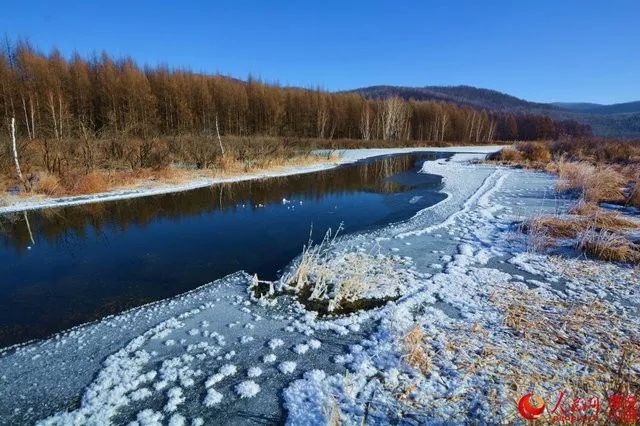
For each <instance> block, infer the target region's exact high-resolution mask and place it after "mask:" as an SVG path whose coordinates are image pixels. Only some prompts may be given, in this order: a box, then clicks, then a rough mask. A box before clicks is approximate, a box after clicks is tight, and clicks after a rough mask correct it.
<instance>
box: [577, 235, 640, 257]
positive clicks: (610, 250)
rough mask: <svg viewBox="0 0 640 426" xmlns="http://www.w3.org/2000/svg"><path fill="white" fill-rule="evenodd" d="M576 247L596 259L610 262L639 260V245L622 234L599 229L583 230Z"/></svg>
mask: <svg viewBox="0 0 640 426" xmlns="http://www.w3.org/2000/svg"><path fill="white" fill-rule="evenodd" d="M576 247H577V248H578V249H580V250H582V251H584V252H585V253H587V254H590V255H592V256H595V257H597V258H598V259H602V260H607V261H611V262H638V261H640V247H638V245H636V244H634V243H632V242H631V241H629V239H627V238H625V237H624V236H622V235H620V234H617V233H614V232H611V231H608V230H606V229H601V230H599V231H596V230H593V229H589V230H587V231H585V232H583V233H582V234H581V235H580V236H579V238H578V242H577V244H576Z"/></svg>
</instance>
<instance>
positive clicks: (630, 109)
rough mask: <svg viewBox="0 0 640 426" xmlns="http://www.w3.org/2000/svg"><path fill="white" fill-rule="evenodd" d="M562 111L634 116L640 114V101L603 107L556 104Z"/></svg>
mask: <svg viewBox="0 0 640 426" xmlns="http://www.w3.org/2000/svg"><path fill="white" fill-rule="evenodd" d="M552 105H555V106H557V107H559V108H561V109H566V110H569V111H577V112H587V113H589V114H633V113H640V101H635V102H625V103H621V104H613V105H602V104H589V103H566V102H554V103H552Z"/></svg>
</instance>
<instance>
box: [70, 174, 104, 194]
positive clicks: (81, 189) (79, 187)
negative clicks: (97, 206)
mask: <svg viewBox="0 0 640 426" xmlns="http://www.w3.org/2000/svg"><path fill="white" fill-rule="evenodd" d="M107 190H109V182H108V180H107V179H106V178H105V176H104V175H103V174H102V173H100V172H98V171H94V172H90V173H88V174H86V175H81V176H80V177H79V178H78V179H77V180H76V181H75V183H74V184H73V186H72V187H71V189H70V191H69V192H70V193H71V194H95V193H98V192H105V191H107Z"/></svg>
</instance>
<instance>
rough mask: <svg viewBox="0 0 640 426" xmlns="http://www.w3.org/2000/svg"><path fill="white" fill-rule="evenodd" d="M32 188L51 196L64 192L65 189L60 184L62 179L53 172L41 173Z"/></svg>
mask: <svg viewBox="0 0 640 426" xmlns="http://www.w3.org/2000/svg"><path fill="white" fill-rule="evenodd" d="M32 190H33V191H34V192H36V193H38V194H46V195H49V196H57V195H60V194H62V193H64V189H63V187H62V185H61V184H60V179H58V177H57V176H56V175H53V174H51V173H46V172H43V173H40V174H39V175H38V179H37V182H36V183H35V184H34V185H33V188H32Z"/></svg>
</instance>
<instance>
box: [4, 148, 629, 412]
mask: <svg viewBox="0 0 640 426" xmlns="http://www.w3.org/2000/svg"><path fill="white" fill-rule="evenodd" d="M438 150H440V151H441V150H442V149H438ZM384 153H385V152H384V150H380V152H379V153H378V155H379V154H384ZM359 155H362V154H358V153H355V152H352V153H345V156H344V158H345V159H351V160H354V159H356V158H358V156H359ZM479 156H481V155H480V154H478V153H467V154H457V155H455V156H454V157H452V158H451V159H450V160H437V161H432V162H427V163H425V165H424V169H423V170H424V171H425V172H429V173H435V174H439V175H442V176H443V177H444V190H445V191H446V192H447V194H448V197H447V198H446V199H445V200H444V201H443V202H441V203H439V204H437V205H435V206H432V207H431V208H429V209H426V210H424V211H422V212H420V213H419V214H417V215H416V216H415V217H413V218H412V219H410V220H408V221H406V222H403V223H399V224H393V225H390V226H387V227H385V228H382V229H378V230H375V231H372V232H367V233H359V234H354V235H349V236H346V237H343V238H341V239H339V240H338V241H337V242H336V243H335V244H334V245H332V247H331V251H332V252H331V253H332V255H333V256H334V257H335V258H337V259H339V258H340V257H341V256H347V255H351V257H352V258H353V257H354V255H360V256H362V255H366V256H374V257H375V258H377V259H379V260H380V261H381V262H386V261H387V260H391V261H393V262H390V263H389V264H393V265H396V266H395V267H396V268H398V271H396V272H398V273H394V274H389V276H390V277H391V278H389V279H388V281H387V283H388V286H380V285H376V286H373V287H372V288H371V289H370V291H369V293H367V295H366V297H380V298H389V297H390V296H393V297H391V299H393V300H392V301H389V302H387V303H386V304H384V305H383V306H381V307H379V308H376V309H370V310H364V311H358V312H355V313H350V314H342V315H340V316H338V317H331V318H323V317H319V316H318V315H317V314H315V313H314V312H311V311H306V310H305V309H304V308H303V307H302V305H300V304H299V303H297V302H296V300H295V299H294V298H293V296H291V295H283V294H279V295H276V296H275V297H273V298H267V299H263V300H256V299H255V298H253V297H252V296H251V293H250V292H249V291H248V290H247V289H248V287H249V286H250V285H251V283H252V277H249V276H247V275H246V274H244V273H240V272H239V273H237V274H234V275H232V276H230V277H227V278H224V279H222V280H219V281H217V282H215V283H210V284H207V285H205V286H203V287H201V288H199V289H196V290H193V291H191V292H189V293H187V294H184V295H182V296H180V297H177V298H174V299H171V300H167V301H162V302H157V303H154V304H151V305H148V306H144V307H140V308H137V309H134V310H132V311H130V312H127V313H124V314H121V315H118V316H115V317H111V318H105V319H103V320H102V321H100V322H98V323H95V324H91V325H87V326H82V327H78V328H76V329H74V330H71V331H69V332H65V333H61V334H60V335H57V336H55V337H54V338H52V339H49V340H47V341H43V342H37V343H33V344H30V345H27V346H23V347H18V348H12V349H9V350H5V351H4V353H2V354H0V423H2V424H24V423H34V422H39V423H41V424H109V423H115V424H122V423H128V422H130V421H132V422H134V424H140V425H143V424H175V425H179V424H205V423H206V424H211V423H215V424H244V423H247V424H248V423H255V422H260V423H276V422H281V421H283V420H286V421H287V423H289V424H296V425H297V424H327V423H329V422H332V421H336V420H338V421H339V422H340V423H341V424H354V425H355V424H357V425H359V424H362V422H363V421H364V422H365V423H366V424H388V423H390V422H391V423H397V422H399V421H404V422H406V423H412V424H413V423H425V422H443V421H450V422H455V423H459V422H463V421H464V420H466V419H475V420H484V421H486V422H503V421H515V422H517V421H518V417H517V413H516V410H515V407H514V404H513V400H514V399H515V400H517V398H519V397H520V396H522V394H524V393H525V392H526V391H535V392H537V393H539V394H541V395H543V397H545V399H546V398H547V397H548V396H549V397H550V396H552V395H553V396H556V395H557V392H558V391H559V390H560V389H563V388H565V387H571V388H572V389H573V390H574V391H576V392H577V391H578V390H582V391H585V392H590V393H589V394H588V395H586V396H592V394H596V393H598V392H601V388H602V387H603V386H604V385H606V384H607V383H609V381H612V380H615V379H616V378H615V377H614V376H615V373H614V371H617V369H618V366H619V365H620V362H621V359H622V358H623V357H622V356H621V354H622V351H623V346H624V345H625V344H627V343H628V342H631V343H633V342H638V340H639V337H640V336H638V334H639V330H640V319H639V318H640V316H639V315H638V309H639V307H640V292H639V291H638V285H639V284H640V278H639V277H638V274H637V271H635V270H634V269H633V268H631V267H628V266H625V265H615V264H605V263H602V262H595V261H591V260H587V259H583V258H570V257H558V256H550V255H544V254H534V253H531V252H530V251H529V250H528V247H527V243H526V240H525V239H524V237H523V236H522V235H521V234H520V233H518V232H516V231H515V230H514V227H513V223H514V222H516V221H517V220H520V219H522V218H525V217H529V216H531V215H533V214H536V213H541V212H547V213H548V212H555V211H562V210H563V209H565V208H566V207H567V205H568V204H569V203H571V200H567V199H562V198H558V197H557V196H556V194H554V193H553V191H552V190H551V188H552V186H553V178H552V177H550V176H548V175H544V174H538V173H531V172H527V171H522V170H509V169H504V168H496V167H493V166H488V165H478V164H471V163H469V162H468V160H472V159H474V158H478V157H479ZM345 161H347V160H345ZM379 279H381V278H380V277H377V278H376V280H377V281H376V282H381V281H379ZM608 367H611V368H610V369H608ZM629 368H630V371H631V372H632V373H635V376H636V377H638V376H640V370H638V365H634V364H631V365H630V366H629ZM632 380H633V379H632Z"/></svg>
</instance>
